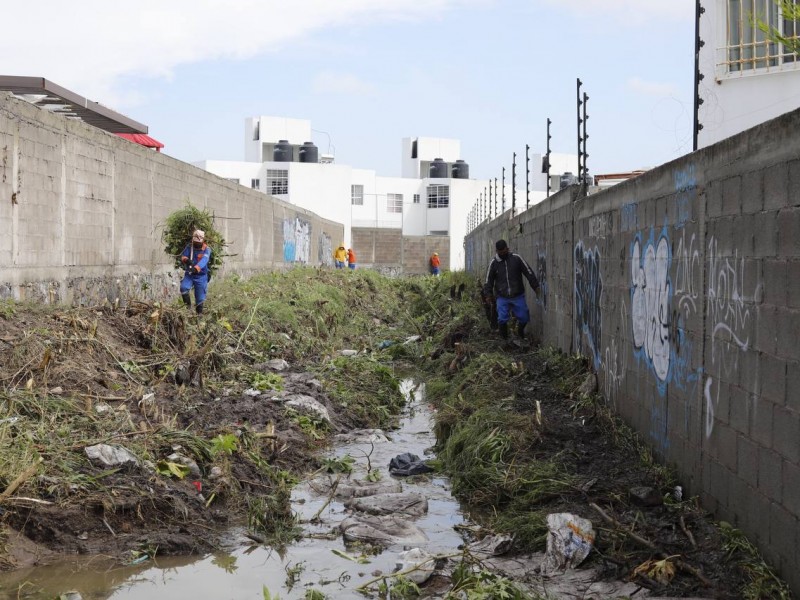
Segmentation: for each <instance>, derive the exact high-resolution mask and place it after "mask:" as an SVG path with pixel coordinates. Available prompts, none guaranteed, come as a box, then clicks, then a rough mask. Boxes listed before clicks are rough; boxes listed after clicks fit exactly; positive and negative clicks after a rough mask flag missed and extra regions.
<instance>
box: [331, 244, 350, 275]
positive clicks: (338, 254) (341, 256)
mask: <svg viewBox="0 0 800 600" xmlns="http://www.w3.org/2000/svg"><path fill="white" fill-rule="evenodd" d="M346 260H347V250H345V249H344V246H339V247H338V248H337V249H336V250H334V251H333V264H334V265H336V268H337V269H344V263H345V261H346Z"/></svg>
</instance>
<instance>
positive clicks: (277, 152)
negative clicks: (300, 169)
mask: <svg viewBox="0 0 800 600" xmlns="http://www.w3.org/2000/svg"><path fill="white" fill-rule="evenodd" d="M292 154H293V153H292V145H291V144H290V143H289V140H278V143H277V144H275V147H274V148H273V149H272V160H273V161H275V162H292Z"/></svg>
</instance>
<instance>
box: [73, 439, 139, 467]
mask: <svg viewBox="0 0 800 600" xmlns="http://www.w3.org/2000/svg"><path fill="white" fill-rule="evenodd" d="M84 452H86V456H88V457H89V458H90V459H91V460H95V461H98V462H100V463H102V464H103V465H104V466H106V467H121V466H124V465H128V464H132V465H138V464H139V459H138V458H136V457H135V456H134V455H133V454H131V452H130V451H129V450H127V449H126V448H123V447H122V446H110V445H108V444H96V445H94V446H87V447H86V448H84Z"/></svg>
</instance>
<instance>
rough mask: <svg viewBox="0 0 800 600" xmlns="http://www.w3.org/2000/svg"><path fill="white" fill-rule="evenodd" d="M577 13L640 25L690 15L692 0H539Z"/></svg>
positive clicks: (684, 18)
mask: <svg viewBox="0 0 800 600" xmlns="http://www.w3.org/2000/svg"><path fill="white" fill-rule="evenodd" d="M542 1H543V2H545V3H547V4H551V5H554V6H561V7H563V8H566V9H568V10H570V11H571V12H572V13H574V14H576V15H579V16H586V17H596V16H606V17H609V18H613V19H619V20H620V21H621V22H622V23H628V24H631V25H641V24H642V23H644V22H647V21H657V20H658V19H664V18H666V19H671V20H676V21H687V20H689V21H690V20H693V19H694V4H695V3H694V0H542Z"/></svg>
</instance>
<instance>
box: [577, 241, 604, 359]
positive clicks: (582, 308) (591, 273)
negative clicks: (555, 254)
mask: <svg viewBox="0 0 800 600" xmlns="http://www.w3.org/2000/svg"><path fill="white" fill-rule="evenodd" d="M602 295H603V280H602V278H601V276H600V251H599V250H598V249H597V246H595V247H594V248H592V249H584V247H583V241H580V242H578V243H577V244H576V245H575V335H576V338H577V339H576V344H575V345H576V346H577V347H581V338H582V335H583V334H586V338H587V339H588V342H589V346H590V349H591V352H592V357H593V359H594V364H595V368H599V366H600V362H601V360H602V356H601V350H600V343H601V338H602V313H601V309H600V300H601V298H602Z"/></svg>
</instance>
